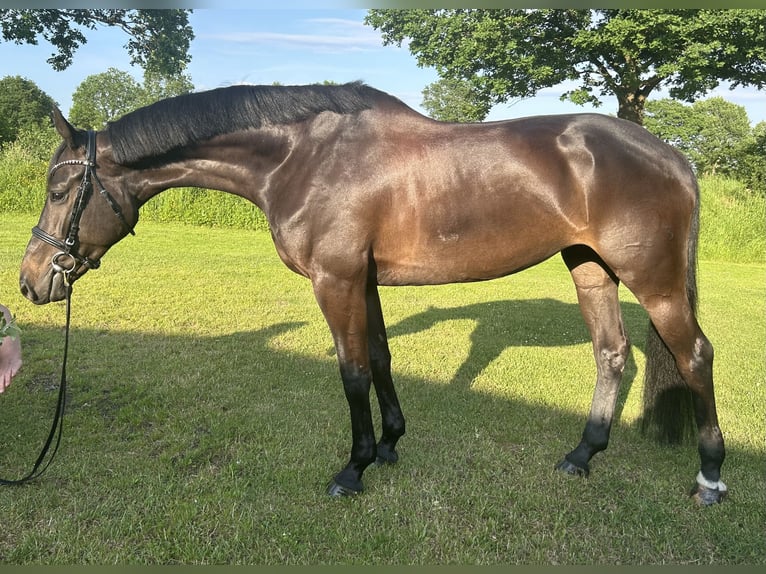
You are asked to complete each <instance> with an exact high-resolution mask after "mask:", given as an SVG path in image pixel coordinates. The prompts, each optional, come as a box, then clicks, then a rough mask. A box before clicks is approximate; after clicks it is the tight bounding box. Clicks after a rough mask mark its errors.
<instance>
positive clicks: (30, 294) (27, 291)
mask: <svg viewBox="0 0 766 574" xmlns="http://www.w3.org/2000/svg"><path fill="white" fill-rule="evenodd" d="M19 289H21V294H22V295H24V297H26V298H27V299H30V300H32V301H34V300H35V298H36V295H35V292H34V291H33V290H32V288H31V287H30V286H29V285H27V281H26V279H24V278H22V279H21V280H20V281H19Z"/></svg>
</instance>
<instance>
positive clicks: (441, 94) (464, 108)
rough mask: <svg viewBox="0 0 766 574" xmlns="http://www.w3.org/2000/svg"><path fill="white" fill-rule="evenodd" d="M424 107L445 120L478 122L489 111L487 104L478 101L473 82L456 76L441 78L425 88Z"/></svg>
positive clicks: (435, 117)
mask: <svg viewBox="0 0 766 574" xmlns="http://www.w3.org/2000/svg"><path fill="white" fill-rule="evenodd" d="M423 107H424V108H425V109H426V111H427V112H428V113H429V115H430V116H431V117H432V118H434V119H437V120H441V121H444V122H476V121H480V120H482V119H483V118H484V117H486V115H487V114H488V113H489V107H488V106H487V105H482V104H480V103H477V101H476V98H475V97H474V95H473V93H472V86H471V84H470V83H469V82H467V81H465V80H459V79H455V78H441V79H439V80H437V81H436V82H434V83H432V84H429V85H427V86H426V87H425V88H423Z"/></svg>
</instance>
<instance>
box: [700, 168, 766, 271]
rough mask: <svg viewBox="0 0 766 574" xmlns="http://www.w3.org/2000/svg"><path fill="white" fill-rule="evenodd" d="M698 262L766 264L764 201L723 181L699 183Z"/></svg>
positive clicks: (737, 184)
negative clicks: (705, 260)
mask: <svg viewBox="0 0 766 574" xmlns="http://www.w3.org/2000/svg"><path fill="white" fill-rule="evenodd" d="M700 196H701V212H700V250H699V256H700V258H701V259H718V260H721V261H732V262H739V263H753V262H760V263H762V262H764V260H766V198H765V197H764V196H763V195H761V194H760V193H758V192H757V191H754V190H751V189H748V188H747V187H745V185H744V184H742V183H740V182H738V181H736V180H733V179H729V178H725V177H719V176H709V177H703V178H701V179H700Z"/></svg>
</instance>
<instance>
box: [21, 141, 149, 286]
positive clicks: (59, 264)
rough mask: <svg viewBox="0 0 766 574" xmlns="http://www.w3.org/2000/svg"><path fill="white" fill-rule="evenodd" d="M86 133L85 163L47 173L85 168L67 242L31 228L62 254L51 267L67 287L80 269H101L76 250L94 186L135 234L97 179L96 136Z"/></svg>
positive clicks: (76, 162) (73, 161) (68, 162)
mask: <svg viewBox="0 0 766 574" xmlns="http://www.w3.org/2000/svg"><path fill="white" fill-rule="evenodd" d="M87 133H88V147H87V148H86V152H85V156H86V159H68V160H65V161H62V162H59V163H57V164H55V165H54V166H53V167H51V169H50V172H49V173H48V177H50V176H52V175H53V173H54V172H55V171H56V170H58V169H59V168H61V167H63V166H67V165H83V166H85V173H83V176H82V182H81V183H80V186H79V187H78V188H77V196H76V197H75V201H74V205H73V207H72V217H71V218H70V220H69V230H68V231H67V235H66V238H65V239H64V240H63V241H62V240H60V239H57V238H56V237H54V236H53V235H51V234H50V233H48V232H47V231H44V230H42V229H40V227H38V226H35V227H33V228H32V235H33V236H34V237H36V238H37V239H39V240H40V241H44V242H45V243H47V244H48V245H51V246H53V247H55V248H56V249H58V250H59V251H57V252H56V253H55V254H54V255H53V257H52V258H51V265H52V266H53V270H54V271H55V272H56V273H61V274H62V275H63V276H64V280H65V282H68V283H72V282H74V280H75V279H77V278H78V277H79V276H80V275H81V273H79V274H78V273H77V272H76V271H77V269H79V268H80V267H83V266H84V267H86V268H88V269H98V268H99V266H100V265H101V262H100V261H99V260H98V259H90V258H89V257H85V256H83V255H80V254H79V253H78V252H77V247H79V233H80V219H81V218H82V214H83V212H84V211H85V207H86V206H87V205H88V201H89V200H90V197H91V196H92V195H93V187H94V185H93V184H94V182H95V183H96V184H97V185H98V192H99V195H101V197H103V198H104V199H105V200H106V202H107V203H108V204H109V207H111V208H112V211H113V212H114V214H115V215H116V216H117V218H118V219H119V220H120V222H121V223H122V225H123V226H124V227H125V229H127V230H128V233H130V234H131V235H135V234H136V233H135V231H134V230H133V228H132V227H131V226H130V225H129V224H128V222H127V220H126V219H125V215H124V214H123V213H122V208H121V207H120V204H119V203H117V201H115V199H114V198H113V197H112V196H111V195H110V194H109V192H108V191H107V190H106V189H105V188H104V185H103V184H102V183H101V180H100V179H99V178H98V174H97V173H96V132H94V131H92V130H91V131H88V132H87ZM66 258H69V260H70V261H66ZM62 260H63V261H62ZM67 264H68V265H67Z"/></svg>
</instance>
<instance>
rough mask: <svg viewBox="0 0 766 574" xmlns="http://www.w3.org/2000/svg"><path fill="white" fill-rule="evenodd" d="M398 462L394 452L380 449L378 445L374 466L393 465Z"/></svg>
mask: <svg viewBox="0 0 766 574" xmlns="http://www.w3.org/2000/svg"><path fill="white" fill-rule="evenodd" d="M398 460H399V455H398V454H397V453H396V451H395V450H390V449H388V448H385V447H381V445H378V457H377V458H376V459H375V464H377V465H378V466H381V465H384V464H394V463H395V462H396V461H398Z"/></svg>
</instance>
